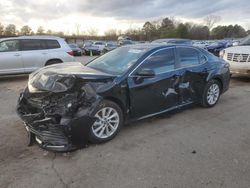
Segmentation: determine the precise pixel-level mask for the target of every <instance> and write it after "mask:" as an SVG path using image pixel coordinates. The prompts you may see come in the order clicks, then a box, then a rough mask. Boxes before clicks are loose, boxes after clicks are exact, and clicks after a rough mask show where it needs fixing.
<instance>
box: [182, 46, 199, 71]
mask: <svg viewBox="0 0 250 188" xmlns="http://www.w3.org/2000/svg"><path fill="white" fill-rule="evenodd" d="M178 50H179V55H180V63H181V67H189V66H193V65H198V64H199V63H200V60H199V55H200V54H199V52H198V51H197V50H195V49H192V48H182V47H179V48H178Z"/></svg>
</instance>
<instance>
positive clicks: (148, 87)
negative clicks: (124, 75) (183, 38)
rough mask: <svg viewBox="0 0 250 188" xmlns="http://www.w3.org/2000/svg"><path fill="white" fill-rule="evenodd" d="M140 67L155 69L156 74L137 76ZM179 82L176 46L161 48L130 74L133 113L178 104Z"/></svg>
mask: <svg viewBox="0 0 250 188" xmlns="http://www.w3.org/2000/svg"><path fill="white" fill-rule="evenodd" d="M141 69H150V70H153V71H154V72H155V76H153V77H142V76H137V72H139V71H140V70H141ZM178 84H179V80H178V76H177V75H176V71H175V48H170V49H169V48H168V49H163V50H159V51H157V52H156V53H154V54H153V55H151V56H150V57H148V58H147V59H146V60H145V61H144V62H143V63H142V64H141V66H139V68H137V69H136V70H135V71H134V72H133V73H132V74H131V75H130V76H129V77H128V86H129V93H130V107H131V109H130V110H131V116H132V117H133V118H140V117H143V116H147V115H150V114H154V113H159V112H161V111H164V110H166V109H169V108H171V107H173V106H176V105H178V102H179V101H178V98H179V95H178V91H177V89H178Z"/></svg>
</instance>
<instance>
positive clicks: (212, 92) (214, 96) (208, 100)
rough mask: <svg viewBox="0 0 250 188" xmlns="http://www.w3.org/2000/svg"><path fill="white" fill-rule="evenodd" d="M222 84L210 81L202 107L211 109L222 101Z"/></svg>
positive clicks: (203, 96)
mask: <svg viewBox="0 0 250 188" xmlns="http://www.w3.org/2000/svg"><path fill="white" fill-rule="evenodd" d="M220 94H221V84H220V82H218V81H217V80H210V81H209V82H208V83H207V85H206V86H205V89H204V92H203V95H202V101H201V105H202V106H203V107H207V108H211V107H213V106H215V105H216V104H217V102H218V101H219V99H220Z"/></svg>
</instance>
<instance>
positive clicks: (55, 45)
mask: <svg viewBox="0 0 250 188" xmlns="http://www.w3.org/2000/svg"><path fill="white" fill-rule="evenodd" d="M45 41H46V44H47V49H56V48H61V46H60V44H59V42H58V41H57V40H45Z"/></svg>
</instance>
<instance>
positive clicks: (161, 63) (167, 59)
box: [140, 49, 175, 74]
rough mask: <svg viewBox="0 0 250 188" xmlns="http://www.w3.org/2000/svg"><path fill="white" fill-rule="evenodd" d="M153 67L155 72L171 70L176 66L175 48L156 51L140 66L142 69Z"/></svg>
mask: <svg viewBox="0 0 250 188" xmlns="http://www.w3.org/2000/svg"><path fill="white" fill-rule="evenodd" d="M144 68H148V69H152V70H154V71H155V74H161V73H165V72H168V71H171V70H173V69H174V68H175V54H174V49H166V50H161V51H159V52H156V53H155V54H153V55H152V56H150V57H149V58H148V59H147V60H146V61H145V62H144V63H143V64H142V66H141V67H140V69H144Z"/></svg>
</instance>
